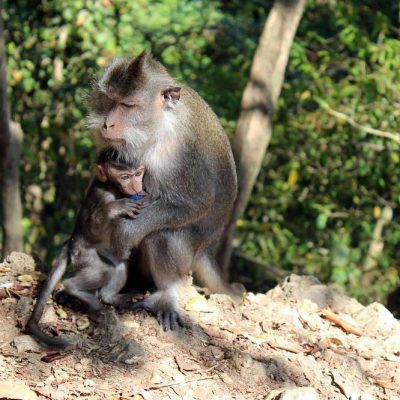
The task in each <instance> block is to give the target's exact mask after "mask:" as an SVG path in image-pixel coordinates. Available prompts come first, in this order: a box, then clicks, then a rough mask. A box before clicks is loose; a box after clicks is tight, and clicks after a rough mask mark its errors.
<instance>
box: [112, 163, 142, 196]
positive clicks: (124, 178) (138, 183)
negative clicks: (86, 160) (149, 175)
mask: <svg viewBox="0 0 400 400" xmlns="http://www.w3.org/2000/svg"><path fill="white" fill-rule="evenodd" d="M143 174H144V168H143V167H139V168H137V169H126V170H120V169H116V168H113V167H108V168H106V175H107V177H108V180H109V181H110V182H112V183H114V184H115V185H116V186H117V187H118V189H119V190H120V192H122V193H123V194H124V195H125V196H132V195H134V194H137V193H140V192H141V191H143Z"/></svg>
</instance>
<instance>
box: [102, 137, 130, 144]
mask: <svg viewBox="0 0 400 400" xmlns="http://www.w3.org/2000/svg"><path fill="white" fill-rule="evenodd" d="M104 139H105V141H106V142H108V143H111V144H113V145H120V146H123V145H125V144H126V140H125V139H122V138H108V137H104Z"/></svg>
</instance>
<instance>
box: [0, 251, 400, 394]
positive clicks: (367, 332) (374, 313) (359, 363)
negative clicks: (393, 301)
mask: <svg viewBox="0 0 400 400" xmlns="http://www.w3.org/2000/svg"><path fill="white" fill-rule="evenodd" d="M42 278H43V277H42V276H41V274H40V273H38V272H37V271H36V270H35V263H34V261H33V260H32V258H30V257H29V256H27V255H24V254H21V253H13V254H12V255H11V256H10V257H8V258H7V260H6V261H5V262H4V263H3V264H0V299H1V300H0V301H1V303H2V307H1V308H0V318H1V326H0V398H12V399H35V398H39V399H55V400H58V399H59V400H61V399H74V398H81V399H108V400H118V399H135V400H139V399H145V400H147V399H154V400H157V399H199V400H202V399H207V400H209V399H269V400H272V399H275V400H278V399H281V400H294V399H318V398H319V399H352V400H353V399H354V400H356V399H361V400H367V399H368V400H369V399H391V400H392V399H393V400H394V399H400V323H399V321H397V320H396V319H395V318H394V317H393V316H392V314H391V313H390V312H389V311H387V310H386V309H385V308H384V307H383V306H382V305H380V304H378V303H373V304H371V305H369V306H367V307H364V306H362V305H361V304H359V303H358V302H357V301H356V300H354V299H351V298H349V297H347V296H345V295H344V294H343V293H341V291H340V290H339V289H337V288H335V287H330V286H325V285H322V284H321V283H320V282H319V281H318V280H317V279H315V278H313V277H309V276H296V275H291V276H290V277H288V278H286V279H285V280H284V281H282V282H281V283H280V284H279V285H278V286H277V287H276V288H274V289H273V290H271V291H269V292H268V293H267V294H261V293H258V294H253V293H248V294H246V296H245V297H244V299H243V302H242V304H241V305H239V306H237V305H235V304H234V303H233V302H232V300H231V299H230V298H228V297H226V296H223V295H212V296H210V297H209V298H207V299H206V298H205V297H204V296H201V295H199V294H198V293H197V292H196V291H195V290H194V289H193V288H192V287H189V286H188V287H187V288H186V289H185V290H184V293H183V295H182V298H183V300H182V304H181V307H182V309H183V310H184V311H183V312H184V314H185V318H186V319H187V321H188V322H190V323H191V324H192V327H191V329H181V330H179V331H178V332H174V333H173V332H163V331H162V330H161V329H160V327H159V325H158V323H157V322H156V320H155V319H154V318H153V317H152V316H150V315H148V314H146V313H145V312H138V313H135V314H133V313H129V312H127V313H124V314H123V315H117V314H116V313H115V312H114V311H113V310H111V309H108V310H107V311H106V312H105V313H103V315H102V317H101V321H103V324H101V323H100V322H97V323H93V322H91V321H89V320H88V319H87V317H86V316H85V315H84V314H81V313H77V312H73V311H71V310H70V309H67V308H62V307H61V306H58V305H56V304H54V303H51V304H49V305H48V310H47V311H46V313H45V316H44V318H43V319H42V322H43V324H42V326H43V327H46V329H47V330H48V332H52V333H53V334H60V335H66V336H68V337H72V338H75V339H79V341H76V342H77V343H79V344H78V345H76V346H75V347H74V348H73V349H70V350H68V351H63V352H54V351H53V352H51V351H49V350H46V349H43V348H42V347H41V346H39V345H38V344H36V342H35V341H33V340H32V338H31V337H30V336H29V335H27V334H26V333H24V331H23V327H24V325H25V324H26V321H27V318H28V317H29V315H30V312H31V310H32V305H33V300H32V298H35V296H36V292H37V287H38V282H39V281H40V280H41V279H42Z"/></svg>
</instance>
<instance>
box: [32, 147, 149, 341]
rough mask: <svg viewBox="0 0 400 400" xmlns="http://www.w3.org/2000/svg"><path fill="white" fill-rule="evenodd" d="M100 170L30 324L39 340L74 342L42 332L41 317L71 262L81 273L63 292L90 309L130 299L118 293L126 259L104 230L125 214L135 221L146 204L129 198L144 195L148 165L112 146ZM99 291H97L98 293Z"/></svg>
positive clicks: (100, 160)
mask: <svg viewBox="0 0 400 400" xmlns="http://www.w3.org/2000/svg"><path fill="white" fill-rule="evenodd" d="M95 168H96V179H94V181H93V182H92V184H91V185H90V187H89V190H88V192H87V194H86V197H85V199H84V201H83V204H82V206H81V209H80V211H79V213H78V216H77V219H76V223H75V229H74V231H73V234H72V235H71V237H70V239H69V240H68V241H67V242H66V243H65V244H64V246H63V248H62V250H61V253H60V255H59V257H58V259H57V261H56V263H55V266H54V267H53V268H52V270H51V271H50V274H49V277H48V279H47V281H46V283H45V285H44V287H43V289H42V291H41V293H40V295H39V297H38V299H37V302H36V304H35V308H34V310H33V313H32V316H31V318H30V320H29V322H28V324H27V328H28V330H29V331H30V332H31V333H32V334H33V335H34V336H35V337H36V338H37V339H39V340H40V341H41V342H43V343H45V344H46V345H49V346H52V347H65V346H67V345H68V344H69V342H68V341H67V340H66V339H63V338H60V337H53V336H50V335H48V334H46V333H45V332H43V331H42V330H41V329H40V327H39V321H40V318H41V317H42V314H43V310H44V307H45V305H46V302H47V298H48V297H49V295H50V294H51V293H52V292H53V291H54V289H55V287H56V285H57V283H58V282H59V281H60V280H61V278H62V276H63V275H64V273H65V271H66V268H67V266H68V264H69V263H70V262H71V263H72V264H73V265H74V266H75V268H76V271H77V272H76V273H75V275H74V276H73V277H71V278H68V279H64V280H63V282H62V283H63V286H64V291H65V292H66V293H67V294H69V295H72V296H74V297H76V298H78V299H79V300H81V301H82V302H83V303H84V304H86V305H87V306H88V308H89V311H90V312H91V313H95V312H98V311H99V310H101V309H102V308H103V305H102V303H101V302H100V301H99V299H98V297H100V299H101V300H102V301H103V302H104V303H106V304H112V305H121V304H123V303H124V302H126V301H127V296H124V295H120V294H119V292H120V290H121V289H122V288H123V286H124V285H125V283H126V279H127V263H126V260H122V259H120V258H118V257H116V256H115V255H114V254H112V252H110V250H109V249H110V246H109V235H108V236H107V235H105V234H104V232H110V229H112V226H111V225H110V224H111V222H112V221H115V220H116V219H120V220H121V219H122V218H128V219H131V220H134V219H135V218H136V217H137V215H138V213H140V212H141V210H142V207H143V205H144V203H141V202H135V201H133V200H130V199H129V198H127V197H126V196H129V197H131V196H133V195H136V194H140V193H142V194H143V191H142V189H143V185H142V180H143V173H144V169H143V167H142V166H139V167H138V168H136V166H135V165H134V164H132V163H131V162H130V163H127V162H126V161H124V160H123V159H122V158H121V157H120V155H119V154H118V153H117V152H116V151H115V150H113V149H111V150H105V151H103V152H102V153H101V154H100V155H99V158H98V162H97V164H96V166H95ZM95 291H98V296H97V295H96V293H95Z"/></svg>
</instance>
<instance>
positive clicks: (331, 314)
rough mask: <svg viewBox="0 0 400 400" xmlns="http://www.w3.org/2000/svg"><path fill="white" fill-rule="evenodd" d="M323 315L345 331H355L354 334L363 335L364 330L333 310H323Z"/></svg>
mask: <svg viewBox="0 0 400 400" xmlns="http://www.w3.org/2000/svg"><path fill="white" fill-rule="evenodd" d="M322 316H323V317H324V318H326V319H327V320H328V321H329V322H332V323H333V324H335V325H337V326H339V327H340V328H342V329H343V330H344V331H345V332H348V333H353V334H354V335H357V336H363V332H362V331H361V329H359V328H357V327H355V326H353V325H350V324H349V323H347V322H345V321H343V320H342V319H341V318H340V317H339V315H337V314H335V313H334V312H333V311H332V310H330V309H329V308H327V309H326V310H324V311H322Z"/></svg>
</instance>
